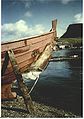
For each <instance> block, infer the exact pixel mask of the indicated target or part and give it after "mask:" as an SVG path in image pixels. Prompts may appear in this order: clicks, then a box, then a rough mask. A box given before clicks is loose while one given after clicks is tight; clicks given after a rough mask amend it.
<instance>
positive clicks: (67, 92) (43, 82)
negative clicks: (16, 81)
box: [26, 49, 83, 117]
mask: <svg viewBox="0 0 84 119" xmlns="http://www.w3.org/2000/svg"><path fill="white" fill-rule="evenodd" d="M52 55H53V57H54V56H55V57H58V56H67V57H68V56H71V55H78V56H79V57H80V58H79V59H77V60H76V59H75V60H74V59H73V60H67V61H57V62H50V63H49V65H48V67H47V68H46V70H45V71H43V73H42V74H41V75H40V78H39V81H38V83H37V85H36V87H35V88H34V90H33V91H32V93H31V96H32V99H33V100H34V101H37V102H40V103H44V104H46V105H50V106H53V107H56V108H58V109H64V110H65V111H68V112H72V113H74V114H76V115H79V116H81V117H82V80H83V79H82V49H64V50H59V51H54V52H53V54H52ZM33 83H34V81H30V82H29V81H28V82H26V84H27V85H28V87H30V88H31V86H32V85H33Z"/></svg>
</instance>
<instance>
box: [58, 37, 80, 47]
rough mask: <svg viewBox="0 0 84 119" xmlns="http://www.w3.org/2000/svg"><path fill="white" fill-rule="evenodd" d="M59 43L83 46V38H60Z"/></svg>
mask: <svg viewBox="0 0 84 119" xmlns="http://www.w3.org/2000/svg"><path fill="white" fill-rule="evenodd" d="M58 42H62V44H68V45H73V46H82V38H60V39H59V40H58Z"/></svg>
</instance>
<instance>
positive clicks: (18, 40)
mask: <svg viewBox="0 0 84 119" xmlns="http://www.w3.org/2000/svg"><path fill="white" fill-rule="evenodd" d="M54 32H55V31H50V32H48V33H44V34H41V35H37V36H32V37H24V38H21V39H17V40H14V41H9V42H8V41H7V42H2V43H1V45H5V44H11V43H15V42H21V41H25V40H30V39H32V38H38V37H41V36H45V35H48V34H52V33H54Z"/></svg>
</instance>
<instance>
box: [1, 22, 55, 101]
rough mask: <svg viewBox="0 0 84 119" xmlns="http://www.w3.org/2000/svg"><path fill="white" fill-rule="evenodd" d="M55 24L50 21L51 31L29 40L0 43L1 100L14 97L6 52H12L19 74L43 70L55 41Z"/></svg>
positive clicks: (13, 76)
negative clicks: (0, 66)
mask: <svg viewBox="0 0 84 119" xmlns="http://www.w3.org/2000/svg"><path fill="white" fill-rule="evenodd" d="M56 23H57V20H53V21H52V29H51V30H50V31H49V32H48V33H44V34H42V35H39V36H34V37H31V38H23V39H20V40H16V41H12V42H6V43H1V65H2V69H1V98H2V99H8V98H14V97H16V94H15V93H13V92H12V91H11V85H12V83H13V82H14V81H15V80H16V76H15V74H14V69H13V67H12V65H11V61H10V60H8V61H7V52H8V51H10V50H12V51H13V53H14V57H15V60H16V62H17V64H18V67H19V70H20V72H21V73H24V72H25V71H29V70H30V71H32V70H33V71H34V72H35V71H37V70H39V71H40V70H42V69H44V67H45V65H46V64H47V62H48V60H49V58H50V55H51V52H52V49H53V47H54V42H55V40H56V37H57V35H56Z"/></svg>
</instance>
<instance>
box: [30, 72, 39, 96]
mask: <svg viewBox="0 0 84 119" xmlns="http://www.w3.org/2000/svg"><path fill="white" fill-rule="evenodd" d="M32 74H33V73H32ZM33 75H34V74H33ZM34 76H35V77H36V75H34ZM38 79H39V77H36V81H35V83H34V84H33V86H32V88H31V89H30V91H29V95H30V93H31V92H32V91H33V89H34V87H35V86H36V84H37V82H38Z"/></svg>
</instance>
